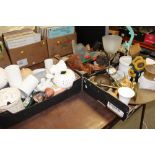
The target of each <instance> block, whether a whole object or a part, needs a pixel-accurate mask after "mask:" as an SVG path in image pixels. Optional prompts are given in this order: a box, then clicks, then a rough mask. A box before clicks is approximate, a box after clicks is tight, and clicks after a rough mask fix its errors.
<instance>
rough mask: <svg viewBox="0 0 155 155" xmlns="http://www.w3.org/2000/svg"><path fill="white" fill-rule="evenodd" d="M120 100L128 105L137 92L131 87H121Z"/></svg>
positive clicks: (119, 91)
mask: <svg viewBox="0 0 155 155" xmlns="http://www.w3.org/2000/svg"><path fill="white" fill-rule="evenodd" d="M118 94H119V100H120V101H121V102H123V103H124V104H126V105H128V104H129V102H130V99H131V98H132V97H134V96H135V92H134V91H133V90H132V89H131V88H129V87H120V88H119V89H118Z"/></svg>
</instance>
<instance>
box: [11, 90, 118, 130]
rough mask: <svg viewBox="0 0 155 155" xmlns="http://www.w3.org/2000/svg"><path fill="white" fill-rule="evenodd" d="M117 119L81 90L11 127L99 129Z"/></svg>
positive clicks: (108, 126) (112, 123)
mask: <svg viewBox="0 0 155 155" xmlns="http://www.w3.org/2000/svg"><path fill="white" fill-rule="evenodd" d="M118 120H119V118H118V117H117V116H116V115H115V114H113V113H112V112H111V111H109V110H108V109H107V108H105V107H104V106H103V105H101V104H100V103H98V102H97V101H96V100H95V99H93V98H92V97H90V96H89V95H87V94H86V93H84V92H83V93H79V94H77V95H75V96H73V97H71V98H69V99H66V100H65V101H63V102H61V103H59V104H57V105H55V106H53V107H51V108H49V109H47V110H45V111H43V112H41V113H39V114H37V115H35V116H33V117H31V118H29V119H28V120H26V121H23V122H21V123H19V124H17V125H15V126H13V127H12V128H25V129H26V128H31V129H36V128H37V129H38V128H40V129H41V128H42V129H44V128H46V129H47V128H49V129H50V128H55V129H68V128H70V129H75V128H76V129H80V128H82V129H84V128H95V129H100V128H111V126H113V125H114V124H115V123H116V122H118Z"/></svg>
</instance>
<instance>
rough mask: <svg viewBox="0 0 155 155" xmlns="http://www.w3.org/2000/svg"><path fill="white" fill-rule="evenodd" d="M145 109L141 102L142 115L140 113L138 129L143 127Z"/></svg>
mask: <svg viewBox="0 0 155 155" xmlns="http://www.w3.org/2000/svg"><path fill="white" fill-rule="evenodd" d="M145 109H146V104H143V106H142V115H141V120H140V129H142V128H143V121H144V115H145Z"/></svg>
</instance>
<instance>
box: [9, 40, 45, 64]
mask: <svg viewBox="0 0 155 155" xmlns="http://www.w3.org/2000/svg"><path fill="white" fill-rule="evenodd" d="M8 53H9V55H10V59H11V62H12V64H18V65H19V66H20V67H29V66H32V65H35V64H38V63H41V62H43V61H44V60H45V59H47V58H48V50H47V42H46V40H42V41H40V42H37V43H34V44H30V45H26V46H23V47H19V48H14V49H10V50H8Z"/></svg>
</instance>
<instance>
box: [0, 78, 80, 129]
mask: <svg viewBox="0 0 155 155" xmlns="http://www.w3.org/2000/svg"><path fill="white" fill-rule="evenodd" d="M81 84H82V79H81V78H79V79H77V80H76V81H75V82H74V84H73V86H72V88H70V89H68V90H65V91H64V92H62V93H60V94H58V95H56V96H54V97H52V98H51V99H49V100H46V101H44V102H42V103H35V104H33V105H32V106H30V107H28V108H26V109H24V110H22V111H20V112H17V113H15V114H12V113H10V112H8V111H5V112H2V113H0V128H8V127H10V126H12V125H14V124H17V123H19V122H21V121H23V120H26V119H28V118H29V117H31V116H33V115H35V114H37V113H39V112H41V111H43V110H45V109H47V108H49V107H51V106H53V105H55V104H58V103H60V102H61V101H63V100H65V99H67V98H69V97H71V96H72V95H75V94H77V93H79V92H80V91H81Z"/></svg>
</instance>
